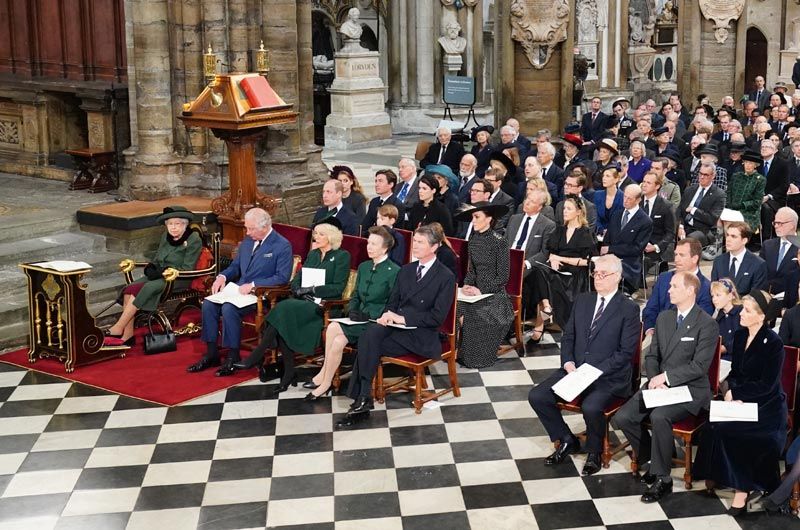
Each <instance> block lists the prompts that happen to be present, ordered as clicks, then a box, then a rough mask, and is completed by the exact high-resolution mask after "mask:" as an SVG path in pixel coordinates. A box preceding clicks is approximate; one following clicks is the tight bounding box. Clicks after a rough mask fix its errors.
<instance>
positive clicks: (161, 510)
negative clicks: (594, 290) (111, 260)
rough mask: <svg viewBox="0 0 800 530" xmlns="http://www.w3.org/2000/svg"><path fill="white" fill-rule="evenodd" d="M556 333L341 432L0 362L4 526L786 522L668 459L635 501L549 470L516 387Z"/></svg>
mask: <svg viewBox="0 0 800 530" xmlns="http://www.w3.org/2000/svg"><path fill="white" fill-rule="evenodd" d="M557 338H558V337H553V336H551V335H546V336H545V338H544V340H543V344H542V345H539V346H529V348H528V352H527V355H526V356H524V357H519V356H518V355H517V354H516V353H513V352H512V353H509V354H506V355H504V356H502V357H501V358H500V359H499V360H498V363H497V364H496V365H495V366H493V367H491V368H489V369H485V370H482V371H476V370H460V374H459V376H460V377H459V380H460V382H461V385H462V395H461V397H459V398H454V397H452V396H447V397H444V398H442V399H441V401H440V403H441V407H439V408H432V409H425V410H424V411H423V412H422V414H420V415H417V414H415V413H414V411H413V409H412V408H411V407H410V406H409V396H408V395H407V394H394V395H391V396H390V397H389V398H388V399H387V402H386V403H385V404H382V405H378V406H377V407H376V410H375V411H374V413H373V414H372V416H371V418H370V419H369V421H368V422H366V423H364V424H361V425H359V426H358V428H357V429H355V430H353V431H345V432H337V431H334V429H333V426H334V424H335V422H336V421H337V419H339V418H340V417H341V416H342V414H343V413H344V412H345V411H346V409H347V407H348V405H349V402H350V400H348V399H347V398H345V397H343V396H336V397H334V398H332V399H329V400H324V401H322V402H319V403H313V404H309V403H305V402H304V401H303V400H302V398H303V396H304V395H305V392H306V391H305V390H303V389H301V388H299V387H298V388H292V389H290V391H288V392H286V393H285V394H282V395H281V397H280V399H269V398H267V397H266V396H267V392H268V390H269V389H271V388H272V387H273V386H272V385H263V384H261V383H258V382H257V381H256V382H255V383H247V384H244V385H241V386H238V387H234V388H231V389H228V390H224V391H221V392H218V393H216V394H213V395H210V396H206V397H204V398H201V399H198V400H196V401H194V402H191V403H189V404H186V405H183V406H179V407H174V408H165V407H160V406H153V405H151V404H148V403H146V402H141V401H137V400H135V399H130V398H126V397H120V396H117V395H112V394H107V393H105V392H102V391H98V390H96V389H93V388H89V387H86V386H82V385H80V384H73V383H70V382H65V381H64V380H62V379H59V378H56V377H51V376H46V375H42V374H39V373H36V372H29V371H25V370H20V369H18V368H16V367H12V366H9V365H4V364H2V363H0V530H5V529H10V528H14V529H18V528H22V529H36V530H45V529H68V528H69V529H71V528H80V529H82V530H91V529H95V528H96V529H103V530H106V529H108V530H111V529H123V528H127V529H131V530H134V529H148V530H150V529H153V528H169V529H182V528H210V529H233V528H264V527H269V528H304V529H316V528H320V529H322V528H335V529H351V528H352V529H365V528H381V529H382V530H389V529H395V528H409V529H413V528H426V529H427V528H437V529H446V528H454V529H465V528H476V529H485V528H491V529H495V528H497V529H505V528H519V529H525V528H531V529H535V528H543V529H544V528H550V529H555V528H602V527H608V528H620V529H621V528H626V529H627V528H647V529H661V528H674V529H678V530H684V529H687V530H689V529H692V530H694V529H697V528H707V529H727V528H730V529H735V528H748V529H749V528H776V529H777V528H781V529H786V528H790V527H792V526H794V527H800V521H798V520H797V519H794V520H791V519H787V518H781V519H777V518H767V517H765V516H764V515H763V514H754V515H751V516H750V517H748V518H747V519H741V520H734V519H733V518H731V517H729V516H727V515H725V510H726V508H727V505H728V504H729V502H730V498H731V494H730V492H728V491H725V490H723V491H720V492H719V493H718V494H717V495H715V496H707V495H706V494H704V493H702V492H701V491H700V490H702V484H699V483H698V484H697V485H696V488H695V489H694V490H692V491H685V490H684V488H683V485H682V480H681V477H682V473H683V470H681V469H676V470H675V477H676V478H677V480H676V481H675V486H676V492H675V493H673V494H672V495H670V496H668V497H666V498H665V499H664V500H662V501H661V502H660V503H658V504H653V505H644V504H642V503H641V502H640V501H639V495H640V494H641V487H640V486H639V484H638V483H637V482H636V481H634V480H633V478H632V477H631V475H630V473H629V460H628V458H627V457H626V456H623V455H620V456H619V457H618V458H617V459H616V460H615V461H614V462H612V464H611V466H610V467H609V468H608V469H604V470H603V471H601V472H600V473H599V474H597V475H595V476H593V477H581V476H580V470H581V468H582V466H583V461H584V456H583V455H576V456H573V457H572V458H571V460H570V461H567V462H565V463H564V464H562V465H560V466H557V467H545V466H544V465H543V459H544V457H545V456H547V455H548V454H549V453H550V452H551V451H552V445H551V444H550V441H549V439H548V437H547V436H546V434H545V432H544V429H543V428H542V425H541V424H540V422H539V420H538V419H536V417H535V416H534V414H533V412H532V411H531V409H530V407H529V405H528V402H527V394H528V391H529V390H530V388H531V386H532V385H534V384H535V383H536V382H538V381H541V380H542V379H543V378H544V377H545V376H546V374H547V373H548V372H549V371H550V370H551V369H553V368H554V367H555V366H557V365H558V362H559V361H558V348H557V345H556V344H555V340H556V339H557ZM445 373H446V371H445V367H444V366H443V365H437V366H435V370H434V371H433V373H432V375H431V376H430V377H429V382H430V384H431V385H433V386H434V387H441V386H443V385H444V384H445V383H446V377H445V375H444V374H445ZM305 375H307V376H311V375H312V374H311V373H308V374H305ZM568 421H569V423H570V425H571V426H573V428H574V429H576V430H578V429H580V428H581V424H582V420H581V418H580V417H579V416H570V417H569V418H568Z"/></svg>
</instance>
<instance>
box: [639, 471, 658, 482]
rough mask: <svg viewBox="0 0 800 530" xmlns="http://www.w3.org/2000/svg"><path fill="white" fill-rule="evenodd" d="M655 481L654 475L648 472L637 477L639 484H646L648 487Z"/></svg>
mask: <svg viewBox="0 0 800 530" xmlns="http://www.w3.org/2000/svg"><path fill="white" fill-rule="evenodd" d="M656 480H658V477H657V476H656V475H653V474H652V473H650V472H649V471H648V472H647V473H645V474H644V475H642V476H640V477H639V482H641V483H642V484H647V485H648V486H652V485H653V483H654V482H655V481H656Z"/></svg>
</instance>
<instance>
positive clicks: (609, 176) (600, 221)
mask: <svg viewBox="0 0 800 530" xmlns="http://www.w3.org/2000/svg"><path fill="white" fill-rule="evenodd" d="M619 179H620V170H619V167H617V166H608V167H606V168H605V169H604V170H603V189H602V190H597V191H595V192H594V197H593V198H592V199H593V200H594V206H595V208H596V209H597V222H596V224H595V229H596V231H597V234H598V236H601V235H605V232H606V229H607V228H608V223H609V222H610V221H611V216H612V215H614V212H616V211H617V210H622V208H623V206H622V197H623V194H622V192H621V191H620V190H619V189H617V185H618V184H619Z"/></svg>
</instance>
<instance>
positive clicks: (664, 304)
mask: <svg viewBox="0 0 800 530" xmlns="http://www.w3.org/2000/svg"><path fill="white" fill-rule="evenodd" d="M674 275H675V271H674V270H673V271H667V272H662V273H661V274H659V275H658V279H657V280H656V284H655V285H654V286H653V292H652V294H650V298H648V299H647V305H645V306H644V310H643V311H642V320H644V330H645V331H647V330H648V329H655V327H656V319H657V318H658V314H659V313H661V312H662V311H667V310H669V309H675V306H674V305H672V303H671V302H670V301H669V282H671V281H672V277H673V276H674ZM697 277H698V278H699V279H700V292H699V293H698V295H697V305H699V306H700V308H701V309H703V311H705V312H706V313H708V314H709V315H713V314H714V304H713V303H712V302H711V282H710V281H709V279H708V278H706V277H705V276H703V273H702V272H700V270H698V271H697Z"/></svg>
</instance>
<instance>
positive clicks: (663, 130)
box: [653, 127, 669, 138]
mask: <svg viewBox="0 0 800 530" xmlns="http://www.w3.org/2000/svg"><path fill="white" fill-rule="evenodd" d="M668 132H669V129H668V128H667V127H656V128H655V129H653V138H655V137H656V136H659V135H662V134H664V133H668Z"/></svg>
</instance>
